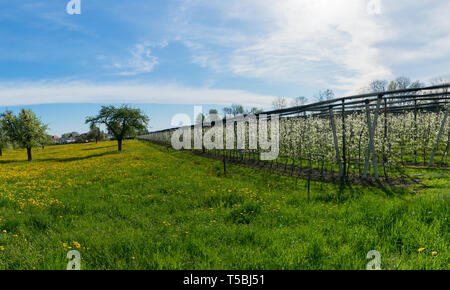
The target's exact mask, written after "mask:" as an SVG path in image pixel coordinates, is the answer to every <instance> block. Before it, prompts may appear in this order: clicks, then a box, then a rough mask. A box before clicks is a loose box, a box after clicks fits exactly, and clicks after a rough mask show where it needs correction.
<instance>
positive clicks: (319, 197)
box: [0, 141, 450, 269]
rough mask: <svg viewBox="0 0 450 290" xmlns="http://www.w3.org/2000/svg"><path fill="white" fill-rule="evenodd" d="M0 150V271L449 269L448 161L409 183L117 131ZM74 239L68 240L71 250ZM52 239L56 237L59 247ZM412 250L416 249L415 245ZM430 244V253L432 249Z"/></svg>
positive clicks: (449, 201)
mask: <svg viewBox="0 0 450 290" xmlns="http://www.w3.org/2000/svg"><path fill="white" fill-rule="evenodd" d="M115 150H116V144H115V143H113V142H103V143H99V144H76V145H65V146H53V147H48V148H46V149H45V150H43V151H36V152H33V154H34V159H35V161H33V162H32V163H28V162H25V161H23V160H24V158H26V154H25V152H24V151H23V150H16V151H8V152H5V154H4V156H3V157H0V174H1V176H2V179H0V231H3V230H5V231H6V233H5V232H1V233H0V246H1V247H3V248H4V250H0V269H65V268H66V265H67V262H68V261H69V260H68V259H67V258H66V254H67V252H68V251H69V249H68V247H69V246H70V247H72V249H76V250H78V251H80V253H81V257H82V264H81V268H82V269H365V267H366V264H367V263H368V262H369V260H368V259H366V255H367V252H369V251H370V250H377V251H379V252H380V254H381V262H382V264H381V266H382V268H383V269H449V268H450V267H449V264H450V254H449V244H450V243H449V241H450V226H449V224H450V223H449V221H448V219H449V213H450V211H449V208H450V207H449V205H450V199H449V197H450V189H449V187H450V186H449V185H450V176H449V175H448V174H449V173H450V171H449V170H448V169H436V168H434V169H423V168H422V169H421V168H417V169H411V168H410V169H407V170H406V171H407V173H408V174H415V173H425V174H430V173H436V172H444V173H446V174H445V175H427V176H424V177H423V182H422V183H421V184H419V185H417V186H415V187H410V188H377V187H363V186H345V187H340V186H339V185H334V184H328V183H320V182H312V184H311V186H312V187H311V200H310V201H308V200H307V196H306V181H304V180H300V179H299V180H296V179H294V178H289V177H285V176H278V175H272V174H268V173H264V172H260V171H257V170H254V169H250V168H244V167H239V166H233V165H228V166H227V169H228V172H227V176H223V172H222V163H221V162H220V161H215V160H211V159H207V158H203V157H200V156H194V155H191V154H188V153H183V152H177V151H173V150H169V151H168V150H167V149H166V148H163V147H160V146H156V145H151V144H147V143H141V142H138V141H127V142H126V143H125V144H124V152H122V153H117V152H115ZM74 242H77V243H79V245H80V246H79V248H77V247H76V244H74ZM64 243H65V244H66V245H64ZM419 248H425V249H424V250H423V251H422V252H419V251H418V249H419ZM433 251H436V252H437V254H432V252H433Z"/></svg>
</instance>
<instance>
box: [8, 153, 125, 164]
mask: <svg viewBox="0 0 450 290" xmlns="http://www.w3.org/2000/svg"><path fill="white" fill-rule="evenodd" d="M118 153H119V152H118V151H108V152H103V153H98V154H92V155H87V156H79V157H70V158H42V159H34V160H33V161H32V162H45V161H54V162H72V161H80V160H86V159H90V158H95V157H102V156H107V155H115V154H118ZM9 163H28V161H27V160H26V159H24V160H0V164H9Z"/></svg>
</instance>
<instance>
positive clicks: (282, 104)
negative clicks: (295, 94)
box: [272, 97, 287, 110]
mask: <svg viewBox="0 0 450 290" xmlns="http://www.w3.org/2000/svg"><path fill="white" fill-rule="evenodd" d="M272 107H273V108H274V109H275V110H280V109H284V108H286V107H287V100H286V99H285V98H282V97H278V98H276V99H275V100H273V102H272Z"/></svg>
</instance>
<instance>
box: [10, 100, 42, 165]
mask: <svg viewBox="0 0 450 290" xmlns="http://www.w3.org/2000/svg"><path fill="white" fill-rule="evenodd" d="M2 117H3V125H4V128H5V129H6V132H7V135H8V138H9V139H10V140H13V141H14V142H15V143H17V145H18V146H19V147H21V148H26V149H27V155H28V161H32V160H33V158H32V154H31V149H32V148H33V147H36V146H39V145H42V140H43V138H44V137H43V136H45V135H46V131H47V125H44V124H42V122H41V120H40V119H39V118H38V117H36V115H35V114H34V113H33V111H32V110H30V109H22V110H21V111H20V113H19V115H18V116H16V115H14V114H13V113H12V112H11V111H7V112H5V113H4V114H3V116H2Z"/></svg>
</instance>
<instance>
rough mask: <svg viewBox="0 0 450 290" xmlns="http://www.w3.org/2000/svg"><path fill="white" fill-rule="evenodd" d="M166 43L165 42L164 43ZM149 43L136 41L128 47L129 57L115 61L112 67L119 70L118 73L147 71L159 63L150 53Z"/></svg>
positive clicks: (136, 73)
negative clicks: (121, 60) (136, 42)
mask: <svg viewBox="0 0 450 290" xmlns="http://www.w3.org/2000/svg"><path fill="white" fill-rule="evenodd" d="M165 45H167V44H165ZM153 46H154V45H153V44H151V43H138V44H136V45H135V46H134V47H133V48H132V49H130V54H131V57H130V58H129V59H128V60H126V61H125V62H115V63H114V64H113V67H114V68H116V69H118V70H119V74H120V75H124V76H135V75H138V74H143V73H149V72H151V71H152V70H153V68H154V67H155V66H156V65H157V64H158V63H159V61H158V58H157V57H156V56H154V55H152V50H151V47H153Z"/></svg>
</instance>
